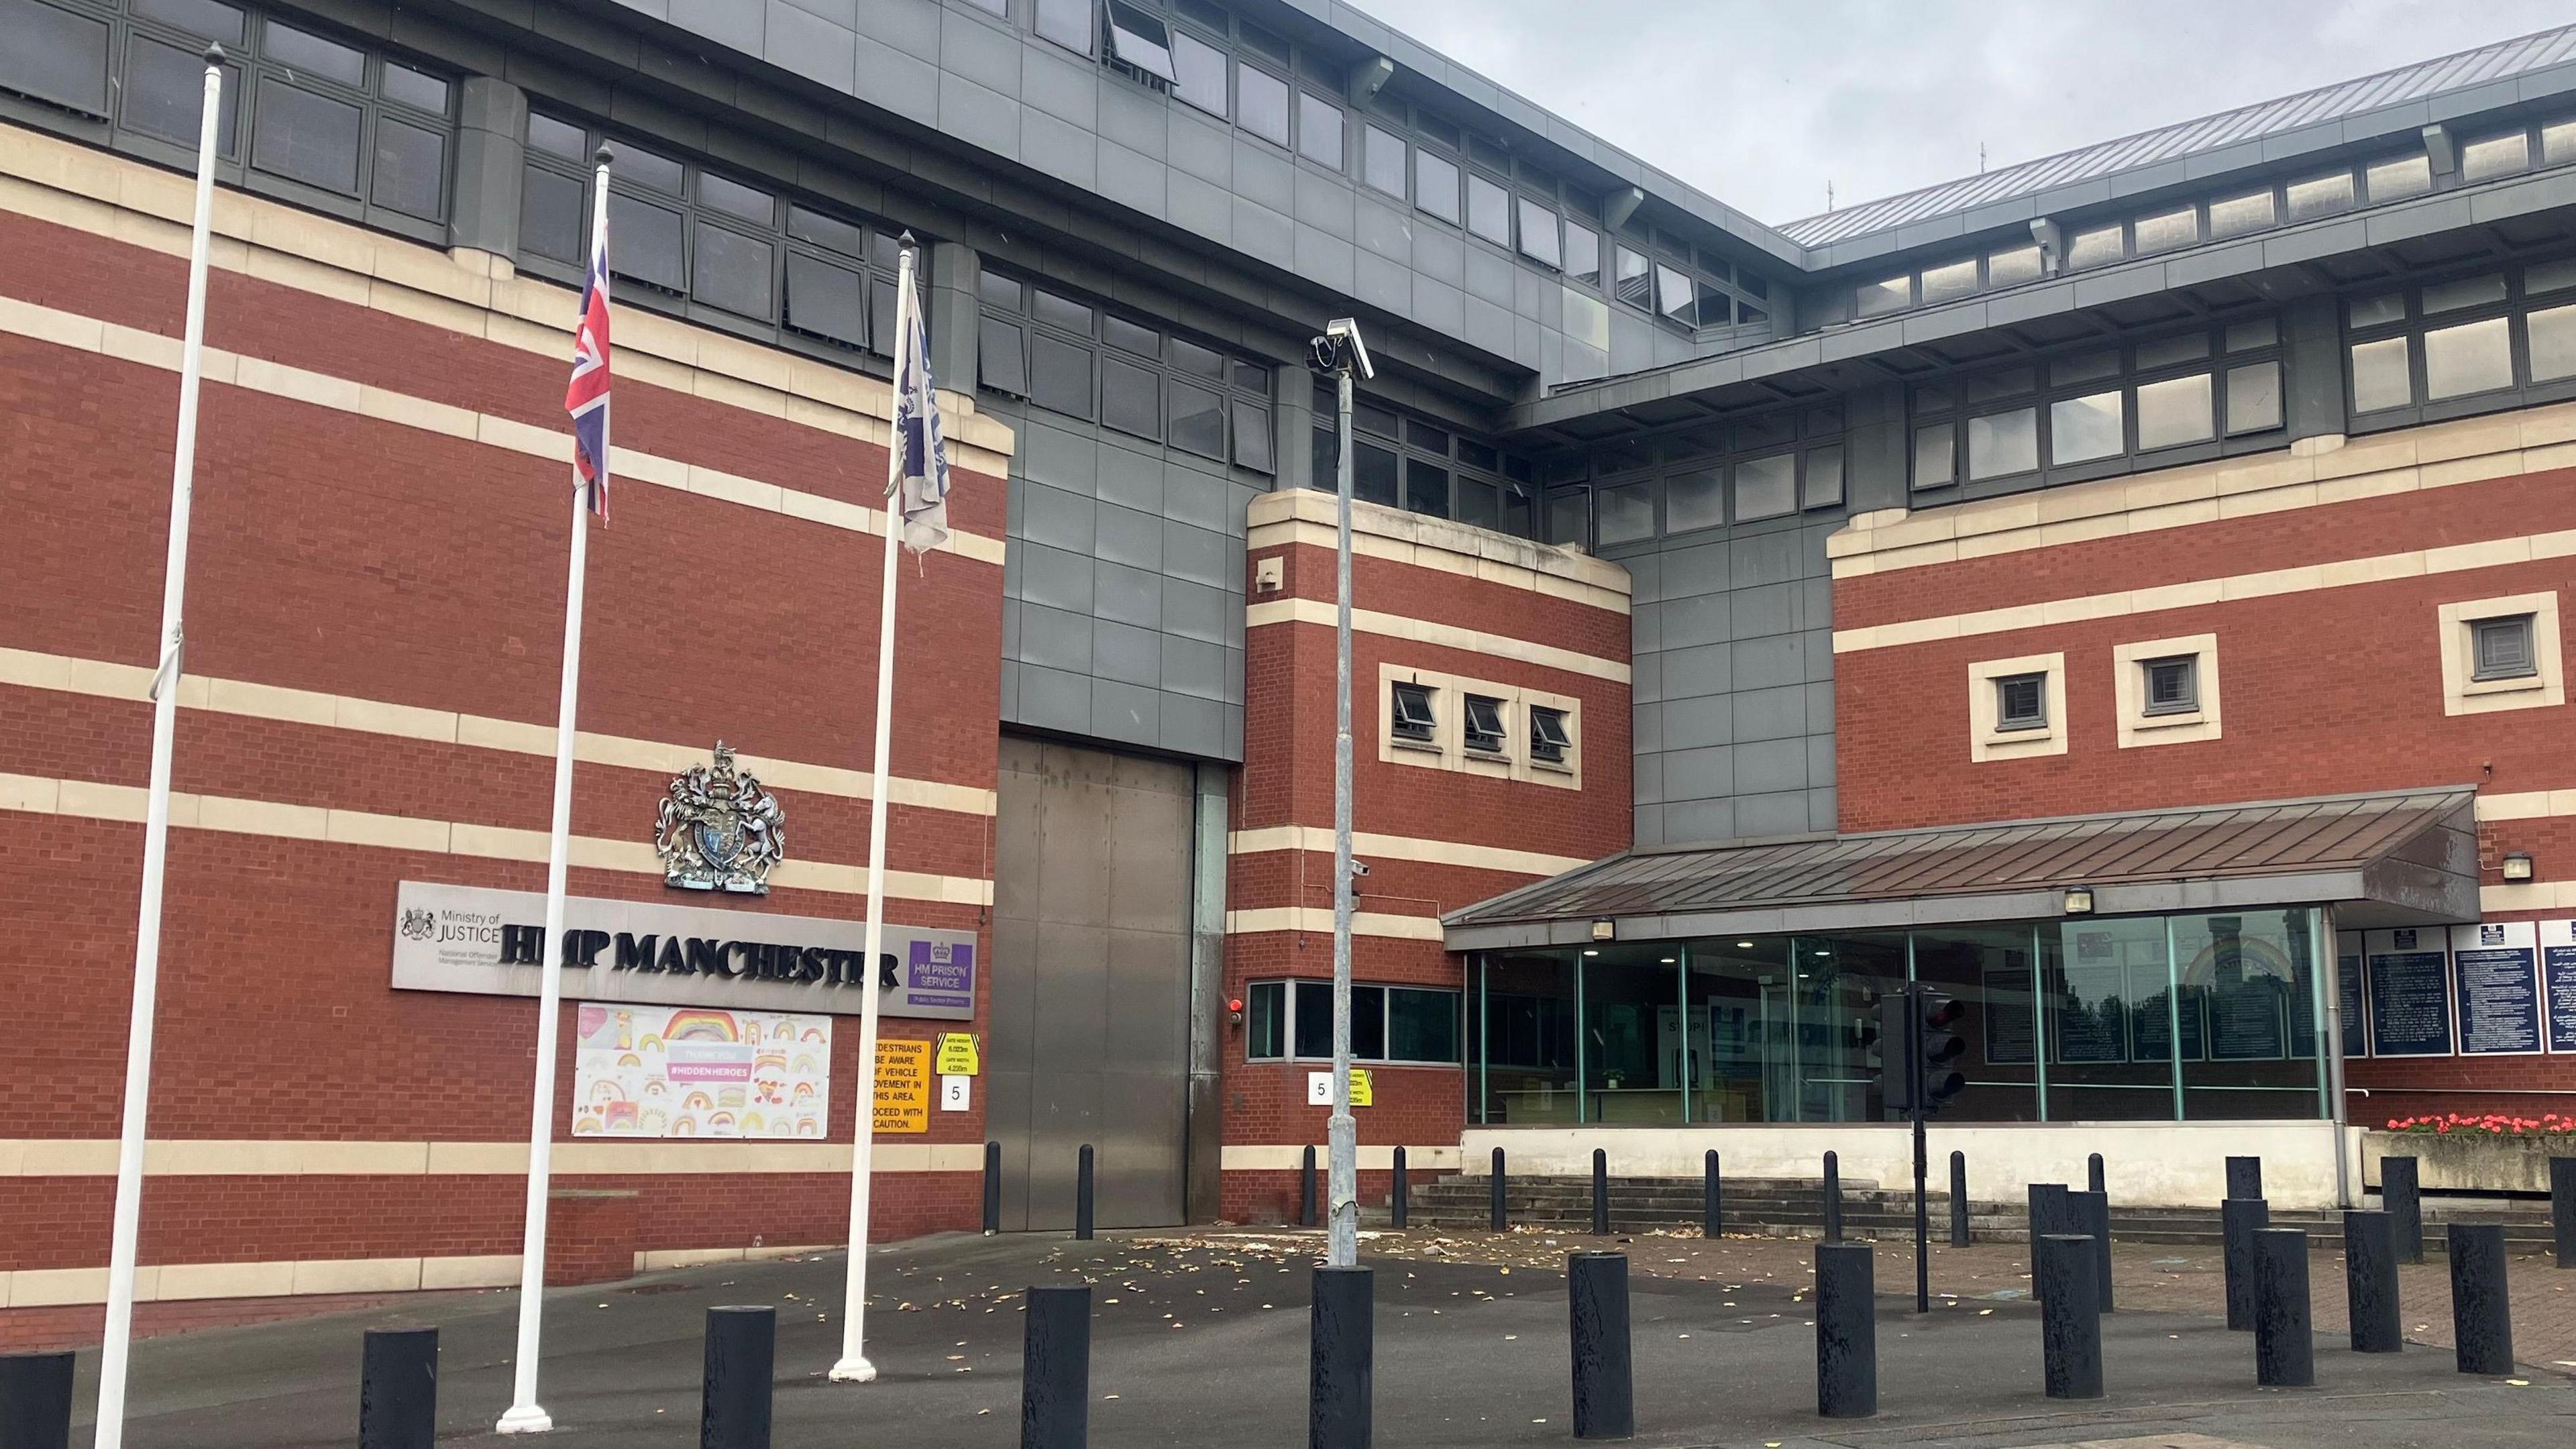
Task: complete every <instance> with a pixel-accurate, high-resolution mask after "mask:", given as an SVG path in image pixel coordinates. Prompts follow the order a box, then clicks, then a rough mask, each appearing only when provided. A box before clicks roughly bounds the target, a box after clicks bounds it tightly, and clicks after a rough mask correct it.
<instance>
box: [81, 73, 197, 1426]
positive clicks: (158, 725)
mask: <svg viewBox="0 0 2576 1449" xmlns="http://www.w3.org/2000/svg"><path fill="white" fill-rule="evenodd" d="M223 59H224V53H223V50H222V49H221V48H220V47H217V46H208V47H207V48H206V89H205V97H204V110H203V111H202V112H201V113H200V114H199V116H198V118H197V205H196V212H195V222H194V232H193V235H192V237H191V239H190V241H189V244H188V320H187V333H186V339H185V341H184V342H183V343H182V344H181V348H182V350H181V352H180V354H179V359H180V360H179V438H178V445H177V447H176V449H175V450H174V453H173V458H172V461H171V465H170V541H169V551H168V553H167V555H166V556H165V560H164V562H163V564H162V570H161V659H160V663H159V668H158V670H157V671H156V672H155V673H154V674H153V676H152V774H151V780H150V786H149V793H148V794H147V795H146V797H145V804H144V807H143V901H142V904H141V906H140V907H138V908H137V910H136V913H135V930H134V1002H133V1015H132V1017H131V1019H130V1021H129V1022H128V1024H127V1027H126V1035H125V1120H124V1125H123V1128H122V1130H121V1131H120V1133H119V1134H118V1137H117V1145H116V1207H115V1209H114V1217H113V1219H112V1224H113V1225H112V1226H111V1228H110V1229H109V1234H108V1252H107V1264H108V1266H107V1327H106V1333H105V1336H104V1337H103V1339H102V1340H101V1348H100V1352H99V1363H98V1430H97V1438H96V1441H95V1442H96V1444H97V1446H98V1449H122V1446H123V1445H124V1443H125V1376H126V1366H127V1357H128V1354H129V1352H130V1350H131V1349H132V1346H133V1333H134V1272H135V1263H136V1260H137V1258H138V1257H139V1255H140V1252H141V1243H142V1226H143V1142H144V1127H145V1119H146V1116H147V1114H148V1113H149V1112H150V1110H151V1106H152V1014H153V1008H154V1002H155V1000H156V998H157V996H158V993H159V986H160V981H161V886H162V879H163V876H164V874H165V872H166V871H167V869H168V867H169V863H170V763H171V757H172V755H173V754H174V752H175V751H176V749H177V746H178V734H179V674H180V671H181V669H182V668H183V667H184V661H183V659H182V654H183V648H182V646H183V644H184V641H185V638H186V628H185V620H184V617H183V616H184V614H185V606H186V603H187V597H188V512H189V505H190V503H191V502H192V501H193V499H194V494H195V492H196V472H197V390H198V384H199V383H200V382H201V381H202V380H203V377H204V358H205V347H206V252H207V248H208V245H209V243H210V242H211V240H212V236H213V220H214V206H215V124H216V117H217V116H219V115H220V114H221V113H222V102H223V93H224V67H223Z"/></svg>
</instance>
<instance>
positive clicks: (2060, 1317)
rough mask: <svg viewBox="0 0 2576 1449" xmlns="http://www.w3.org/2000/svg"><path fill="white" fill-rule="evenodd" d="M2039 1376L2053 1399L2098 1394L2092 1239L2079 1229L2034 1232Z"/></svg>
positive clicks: (2099, 1358)
mask: <svg viewBox="0 0 2576 1449" xmlns="http://www.w3.org/2000/svg"><path fill="white" fill-rule="evenodd" d="M2034 1281H2035V1282H2037V1283H2039V1284H2044V1285H2045V1287H2043V1288H2041V1289H2039V1290H2038V1291H2039V1294H2040V1304H2039V1343H2040V1381H2041V1384H2042V1385H2043V1387H2045V1388H2046V1390H2047V1392H2048V1396H2049V1397H2050V1398H2052V1399H2098V1398H2100V1397H2102V1315H2101V1312H2100V1311H2099V1310H2100V1305H2099V1304H2097V1303H2096V1302H2095V1301H2094V1288H2095V1284H2096V1278H2095V1275H2094V1271H2093V1244H2092V1242H2091V1241H2090V1240H2089V1238H2088V1236H2087V1235H2085V1234H2083V1233H2042V1234H2041V1235H2040V1237H2039V1277H2038V1278H2037V1279H2036V1280H2034Z"/></svg>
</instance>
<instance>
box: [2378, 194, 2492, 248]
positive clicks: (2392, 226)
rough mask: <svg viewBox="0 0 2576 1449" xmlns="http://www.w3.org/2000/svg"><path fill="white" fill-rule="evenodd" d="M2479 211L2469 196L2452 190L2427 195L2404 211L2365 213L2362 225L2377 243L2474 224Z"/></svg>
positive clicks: (2401, 239)
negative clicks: (2378, 214)
mask: <svg viewBox="0 0 2576 1449" xmlns="http://www.w3.org/2000/svg"><path fill="white" fill-rule="evenodd" d="M2475 220H2476V214H2475V212H2474V210H2473V209H2472V208H2471V206H2470V204H2469V198H2468V197H2466V196H2462V195H2457V194H2453V195H2450V196H2434V197H2427V198H2425V199H2424V200H2421V201H2418V202H2415V203H2414V204H2413V205H2410V206H2408V207H2406V208H2405V209H2404V210H2403V211H2398V212H2392V213H2389V214H2387V215H2384V216H2366V217H2364V218H2362V225H2363V227H2364V228H2365V229H2366V231H2367V234H2368V236H2369V237H2370V239H2371V241H2373V242H2374V243H2377V242H2395V241H2404V240H2406V239H2407V238H2409V237H2418V236H2423V235H2426V234H2427V233H2430V232H2437V231H2449V230H2451V229H2452V228H2454V227H2463V226H2468V225H2470V224H2472V223H2473V222H2474V221H2475Z"/></svg>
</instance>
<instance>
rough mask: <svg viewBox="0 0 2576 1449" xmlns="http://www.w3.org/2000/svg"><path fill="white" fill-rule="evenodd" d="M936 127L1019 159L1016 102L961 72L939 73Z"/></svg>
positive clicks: (1001, 154) (975, 144)
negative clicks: (978, 83) (937, 119)
mask: <svg viewBox="0 0 2576 1449" xmlns="http://www.w3.org/2000/svg"><path fill="white" fill-rule="evenodd" d="M863 68H864V67H863ZM939 129H940V130H942V131H945V132H947V133H948V134H949V135H951V136H955V137H956V138H957V139H959V140H961V141H964V142H966V143H968V144H970V145H974V146H981V147H982V148H984V149H985V150H987V151H990V152H993V153H994V154H996V155H998V156H1001V157H1003V158H1004V159H1006V160H1011V161H1017V160H1019V159H1020V103H1019V102H1017V101H1015V100H1012V99H1011V98H1010V97H1008V96H1005V95H1002V94H1000V93H999V92H997V91H995V90H993V89H991V88H990V87H988V86H979V85H977V84H975V83H974V82H973V81H970V80H968V79H966V78H965V77H963V76H959V75H952V74H948V73H946V72H942V73H941V75H940V77H939Z"/></svg>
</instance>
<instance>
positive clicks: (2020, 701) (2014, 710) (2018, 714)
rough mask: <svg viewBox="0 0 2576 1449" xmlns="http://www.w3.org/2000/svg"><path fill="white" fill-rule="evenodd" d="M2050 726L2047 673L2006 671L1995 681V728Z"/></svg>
mask: <svg viewBox="0 0 2576 1449" xmlns="http://www.w3.org/2000/svg"><path fill="white" fill-rule="evenodd" d="M2046 728H2048V676H2047V675H2045V674H2007V675H2005V676H2003V677H2002V678H2000V679H1998V680H1996V681H1995V729H1996V730H1997V731H1999V732H2000V731H2004V730H2044V729H2046Z"/></svg>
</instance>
